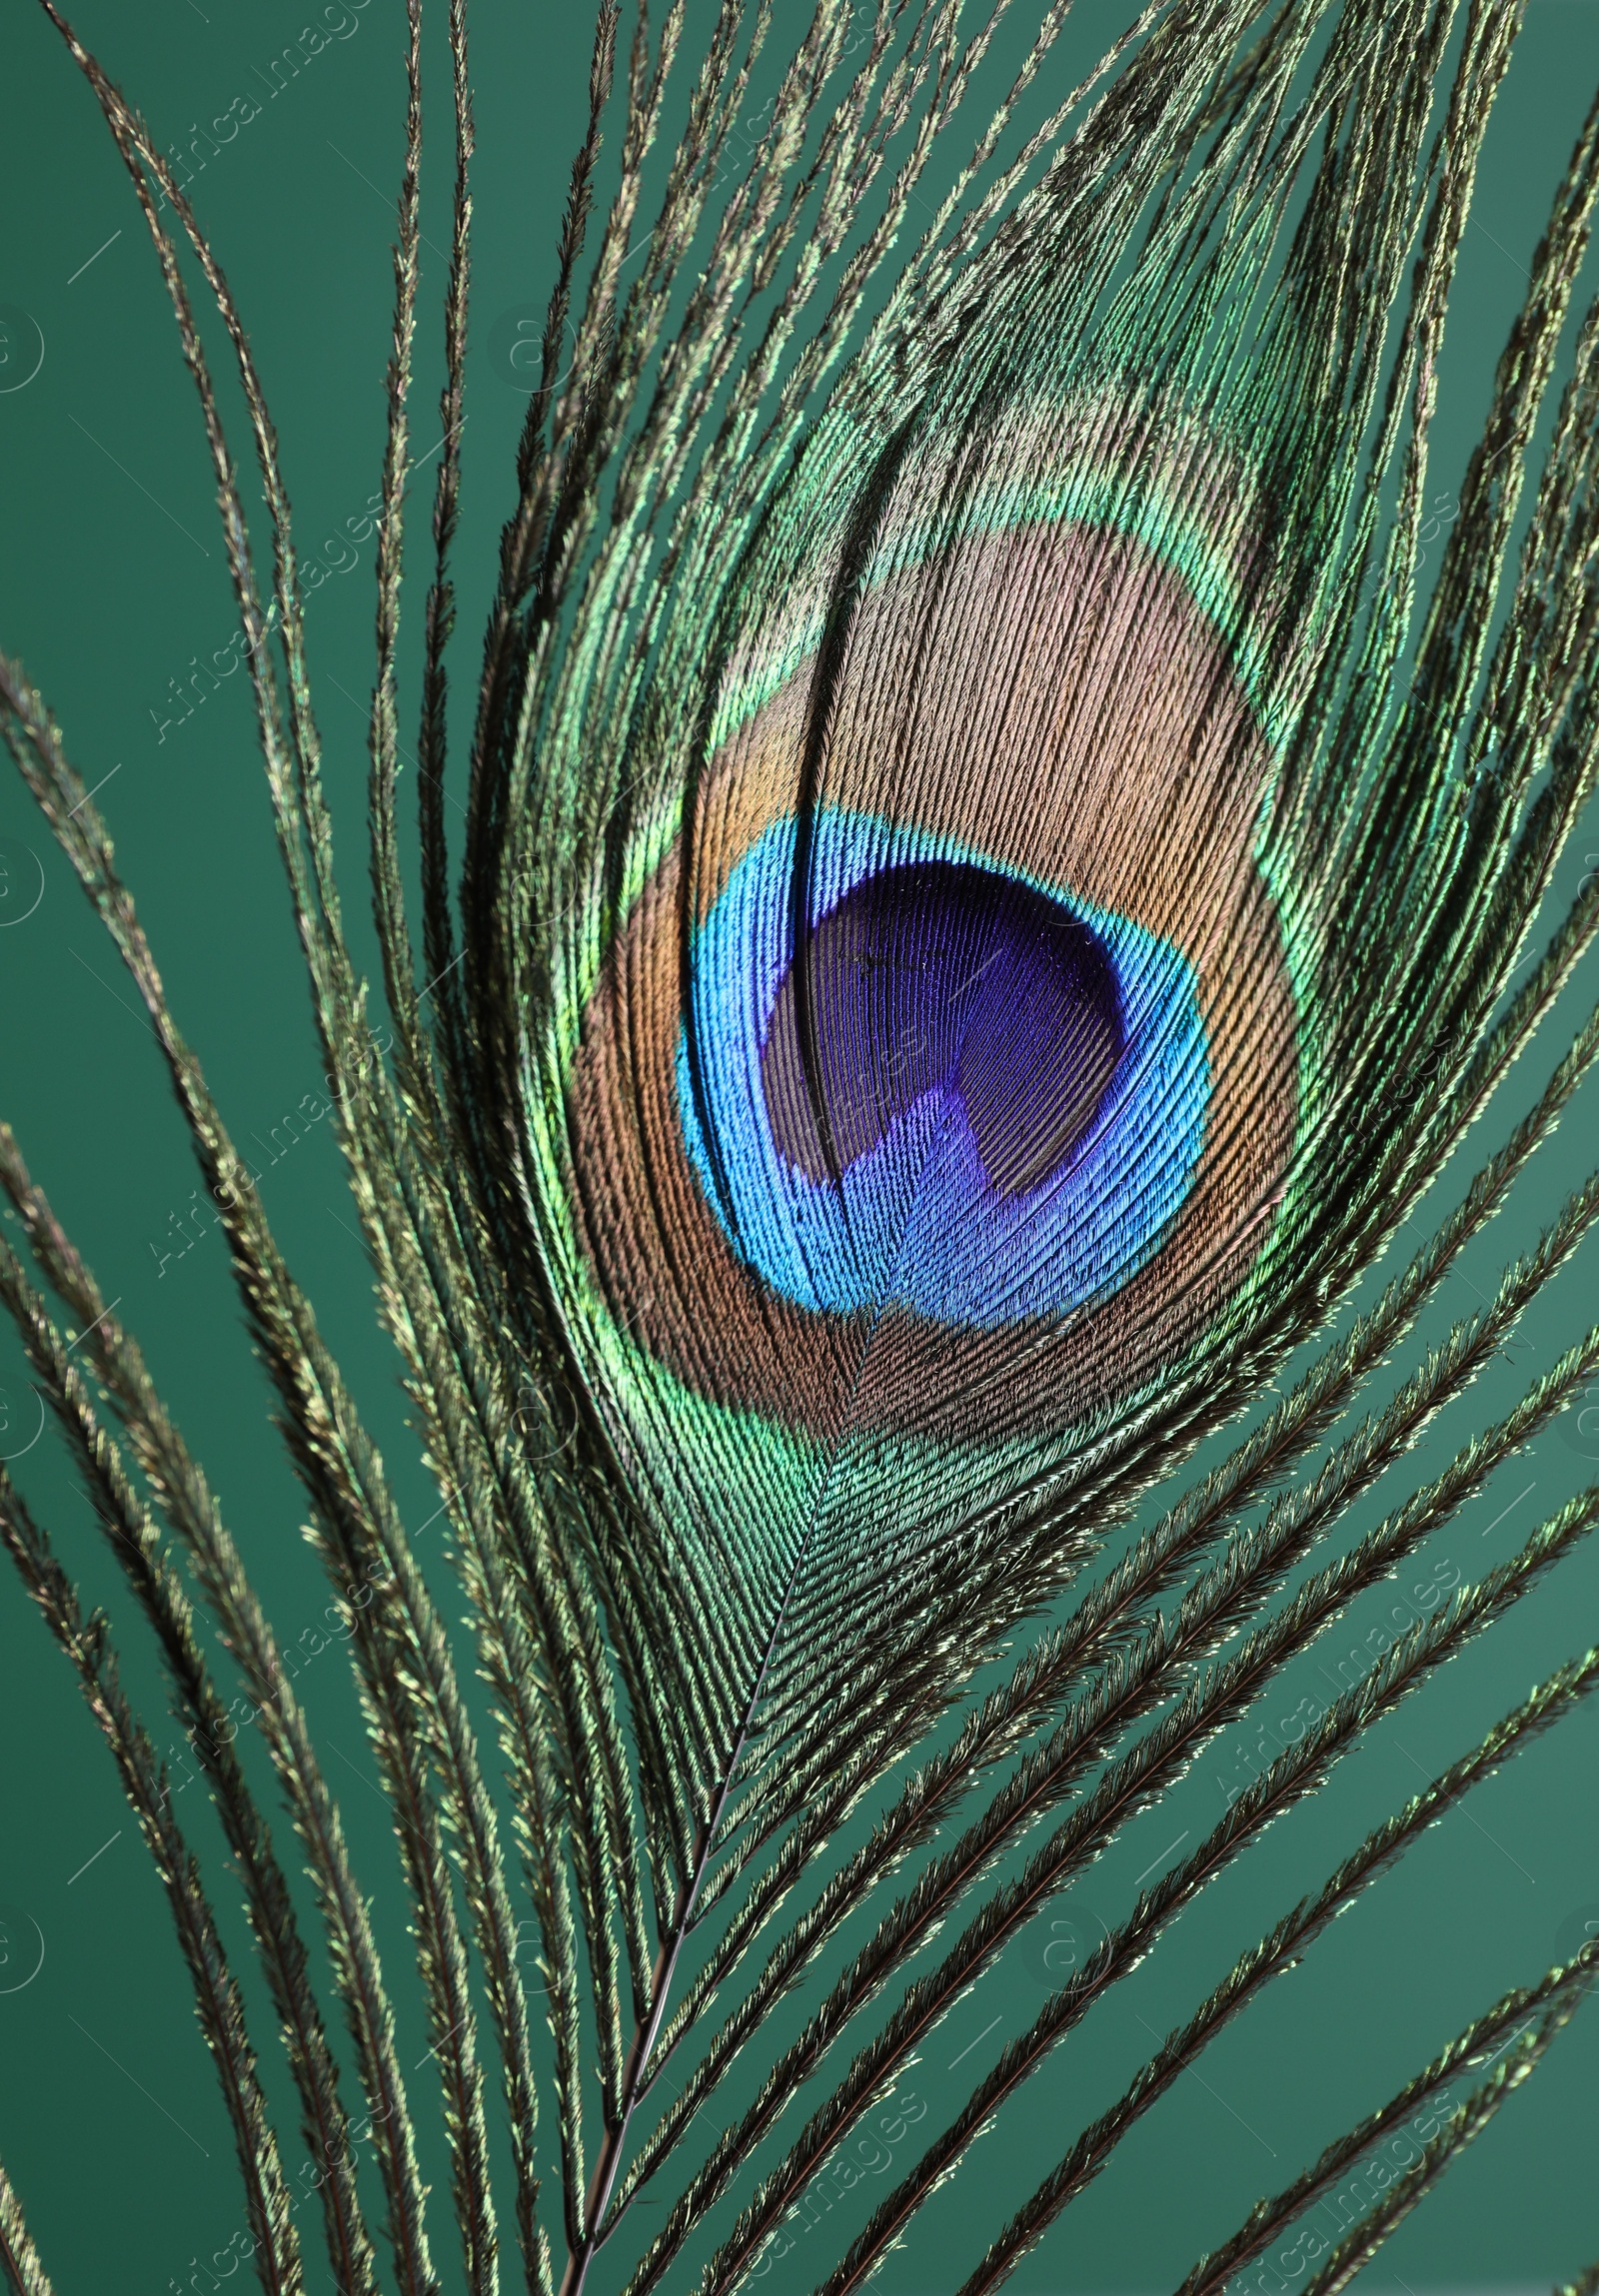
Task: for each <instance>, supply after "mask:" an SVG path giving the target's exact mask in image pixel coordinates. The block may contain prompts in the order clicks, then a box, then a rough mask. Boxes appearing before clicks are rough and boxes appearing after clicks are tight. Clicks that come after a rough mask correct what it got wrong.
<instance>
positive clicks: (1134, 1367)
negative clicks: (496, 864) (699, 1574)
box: [570, 523, 1297, 1440]
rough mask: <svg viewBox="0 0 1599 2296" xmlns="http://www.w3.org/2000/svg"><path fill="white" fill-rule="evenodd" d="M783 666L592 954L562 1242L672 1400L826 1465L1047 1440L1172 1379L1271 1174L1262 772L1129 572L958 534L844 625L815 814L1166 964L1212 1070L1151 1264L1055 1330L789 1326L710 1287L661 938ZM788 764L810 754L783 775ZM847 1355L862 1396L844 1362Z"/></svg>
mask: <svg viewBox="0 0 1599 2296" xmlns="http://www.w3.org/2000/svg"><path fill="white" fill-rule="evenodd" d="M808 667H809V665H808V664H806V663H801V664H800V666H799V668H798V669H797V670H796V672H795V673H794V674H793V675H792V676H791V677H790V678H789V679H788V680H787V681H786V682H785V683H784V684H783V685H782V686H781V687H780V688H779V689H778V691H777V692H775V693H774V694H773V695H772V697H771V699H770V700H768V701H767V702H766V704H765V705H764V706H763V707H762V708H761V709H760V710H758V711H757V712H756V713H755V714H754V715H753V716H752V717H751V718H750V719H749V720H748V722H746V723H745V724H744V725H743V726H742V727H741V728H740V729H739V731H738V732H737V733H736V734H735V735H734V737H733V738H732V739H731V740H730V741H728V742H727V743H726V744H725V745H724V747H723V748H722V749H721V750H719V751H718V752H717V753H716V754H715V755H714V756H713V757H712V758H711V759H710V760H709V762H708V765H707V768H706V771H705V773H704V776H703V780H702V784H701V787H700V791H699V802H698V805H697V807H696V810H695V815H694V819H693V822H692V825H691V827H690V829H689V831H688V848H687V865H686V851H685V841H684V839H683V838H680V839H679V841H678V842H677V843H675V844H674V845H673V847H672V848H671V850H670V851H669V852H668V854H667V856H666V858H665V859H664V861H663V862H662V863H661V865H660V867H659V868H658V869H657V870H656V872H655V873H654V875H653V876H652V878H651V879H650V881H649V883H648V884H647V885H646V887H645V890H644V892H643V894H642V895H641V897H640V899H639V900H638V902H637V903H636V905H635V906H634V908H633V910H632V912H631V914H630V916H629V918H628V921H627V924H626V926H625V927H624V929H623V931H622V933H621V934H620V935H619V937H618V940H617V942H616V944H615V946H614V947H613V949H612V951H611V954H610V957H609V959H608V961H607V964H606V966H605V968H604V971H603V975H602V978H601V981H600V984H599V986H598V987H597V989H596V991H595V994H594V996H593V998H592V1000H591V1002H590V1005H589V1008H588V1011H587V1013H586V1016H585V1026H584V1031H583V1038H582V1043H581V1046H580V1049H579V1053H578V1056H577V1059H576V1061H575V1065H574V1074H573V1084H572V1099H571V1104H570V1105H571V1140H572V1149H573V1157H574V1172H575V1179H576V1184H577V1197H578V1216H579V1222H580V1229H581V1233H582V1237H583V1242H584V1248H585V1250H586V1252H587V1254H588V1257H589V1260H590V1265H591V1267H592V1270H593V1272H594V1275H595V1278H596V1280H597V1282H598V1284H599V1286H600V1288H601V1291H602V1293H603V1294H604V1296H605V1298H606V1299H607V1301H608V1303H609V1305H610V1306H611V1308H612V1310H613V1312H614V1313H615V1314H616V1315H617V1317H618V1320H619V1321H621V1322H623V1323H625V1324H627V1325H628V1326H629V1327H630V1328H631V1329H632V1331H633V1333H634V1335H635V1337H636V1338H637V1339H638V1341H639V1342H640V1343H641V1344H642V1345H643V1346H644V1347H645V1348H647V1349H648V1350H649V1351H650V1352H651V1353H652V1354H654V1355H655V1356H656V1357H658V1358H659V1359H660V1360H661V1361H662V1362H663V1363H665V1364H666V1365H668V1366H669V1367H670V1368H671V1369H672V1370H673V1371H674V1372H675V1373H676V1374H677V1375H678V1376H679V1377H680V1378H681V1379H683V1380H684V1381H686V1382H687V1383H688V1384H690V1385H691V1386H693V1387H695V1388H696V1389H698V1390H699V1391H700V1392H702V1393H704V1394H706V1395H708V1396H710V1397H712V1398H715V1399H717V1400H719V1401H722V1402H725V1403H729V1404H734V1405H740V1406H744V1407H746V1408H750V1409H754V1410H756V1411H758V1412H761V1413H763V1414H765V1415H768V1416H772V1417H775V1418H778V1419H780V1420H782V1421H784V1422H786V1423H789V1424H791V1425H797V1426H802V1427H804V1428H807V1429H808V1430H810V1431H811V1432H812V1433H814V1434H815V1435H816V1436H817V1437H819V1438H821V1439H822V1440H826V1439H827V1438H828V1437H830V1436H832V1435H834V1434H835V1433H836V1432H837V1431H838V1429H839V1427H840V1425H841V1424H842V1420H843V1417H844V1415H845V1414H846V1413H847V1414H848V1415H849V1418H850V1423H851V1425H852V1426H854V1427H856V1428H858V1429H861V1430H862V1431H864V1430H869V1429H870V1428H871V1427H879V1428H881V1429H883V1430H884V1431H888V1430H901V1431H905V1432H917V1433H921V1434H925V1435H931V1436H935V1437H940V1438H945V1439H956V1440H957V1439H959V1438H960V1437H961V1436H962V1435H964V1434H966V1433H967V1432H968V1431H970V1430H973V1429H977V1428H980V1429H981V1431H982V1432H983V1434H984V1435H985V1436H990V1437H991V1436H1003V1435H1007V1434H1019V1433H1022V1432H1038V1433H1042V1432H1046V1431H1047V1432H1052V1431H1059V1430H1061V1429H1064V1428H1067V1427H1069V1426H1071V1425H1072V1424H1074V1423H1075V1422H1077V1421H1079V1420H1081V1419H1082V1418H1083V1417H1084V1416H1085V1415H1086V1414H1087V1413H1089V1412H1091V1411H1093V1410H1094V1409H1096V1408H1098V1407H1101V1406H1103V1405H1105V1404H1106V1403H1108V1402H1110V1401H1112V1400H1114V1399H1115V1398H1116V1397H1118V1396H1122V1395H1125V1394H1126V1393H1128V1392H1130V1391H1131V1390H1132V1389H1134V1388H1136V1387H1138V1386H1140V1385H1142V1384H1143V1382H1144V1381H1146V1380H1147V1379H1148V1378H1150V1377H1151V1376H1153V1375H1154V1373H1155V1372H1157V1371H1158V1370H1159V1369H1160V1368H1161V1367H1162V1366H1163V1365H1166V1364H1169V1363H1170V1362H1172V1361H1173V1360H1174V1359H1175V1358H1176V1357H1177V1356H1179V1355H1180V1354H1181V1353H1182V1351H1183V1349H1184V1348H1185V1347H1186V1345H1187V1344H1188V1343H1189V1341H1191V1339H1192V1338H1193V1337H1194V1336H1195V1334H1196V1333H1197V1332H1198V1331H1199V1329H1200V1328H1201V1327H1202V1326H1203V1325H1204V1324H1205V1323H1206V1322H1207V1321H1208V1320H1209V1318H1210V1317H1211V1316H1212V1315H1213V1314H1214V1312H1215V1311H1216V1309H1217V1307H1218V1306H1219V1305H1220V1304H1221V1302H1222V1301H1223V1300H1224V1299H1225V1298H1226V1296H1227V1295H1228V1294H1229V1293H1230V1292H1232V1291H1234V1290H1235V1289H1236V1288H1237V1287H1238V1285H1239V1284H1240V1283H1241V1282H1242V1281H1243V1279H1244V1277H1245V1276H1246V1274H1247V1272H1248V1269H1249V1268H1250V1266H1251V1265H1252V1264H1253V1261H1254V1258H1255V1256H1256V1254H1257V1252H1258V1250H1259V1247H1260V1245H1261V1243H1262V1242H1263V1240H1264V1237H1265V1234H1266V1232H1267V1227H1268V1223H1269V1216H1270V1212H1271V1210H1272V1208H1273V1206H1274V1204H1275V1202H1276V1200H1277V1198H1278V1195H1279V1192H1280V1184H1281V1180H1282V1176H1283V1172H1284V1169H1285V1166H1286V1163H1287V1158H1288V1154H1289V1150H1290V1147H1291V1144H1292V1139H1293V1132H1294V1124H1295V1116H1296V1108H1297V1094H1296V1081H1295V1080H1296V1061H1295V1043H1296V1038H1295V1006H1294V1000H1293V995H1292V991H1291V987H1290V984H1289V980H1288V975H1287V970H1286V966H1285V964H1284V960H1283V952H1282V945H1281V937H1280V933H1279V929H1278V923H1277V918H1276V914H1275V910H1274V907H1273V904H1272V901H1271V898H1270V895H1269V892H1268V889H1267V887H1266V885H1265V883H1264V880H1263V879H1262V877H1261V875H1260V872H1259V870H1258V868H1257V867H1256V866H1255V862H1254V858H1253V841H1254V830H1255V823H1256V819H1257V814H1258V809H1259V803H1260V796H1261V791H1262V788H1263V786H1264V783H1265V779H1266V775H1267V771H1268V768H1269V763H1270V759H1269V753H1268V750H1267V748H1266V744H1265V742H1264V739H1263V737H1262V735H1261V733H1260V731H1259V728H1258V726H1257V724H1256V722H1255V719H1254V717H1253V714H1252V712H1251V710H1250V708H1249V704H1248V701H1247V698H1246V696H1245V694H1244V691H1243V688H1242V686H1241V684H1240V682H1239V680H1238V678H1237V676H1236V674H1235V672H1234V670H1233V669H1232V667H1231V665H1230V663H1229V661H1228V659H1227V657H1226V653H1225V650H1224V647H1223V644H1222V641H1221V639H1220V638H1219V636H1218V634H1217V632H1216V631H1215V629H1214V627H1213V625H1211V624H1210V623H1209V622H1208V621H1207V620H1206V619H1205V618H1204V616H1203V615H1202V614H1201V613H1200V611H1199V609H1198V607H1197V606H1196V604H1195V602H1194V600H1193V598H1192V596H1191V594H1190V593H1189V591H1188V590H1187V588H1186V587H1185V585H1184V584H1183V583H1182V581H1181V580H1180V578H1179V577H1178V575H1177V574H1174V573H1173V572H1172V571H1171V569H1170V568H1169V567H1168V566H1166V565H1165V564H1163V563H1162V562H1161V561H1160V560H1159V559H1157V558H1156V557H1155V555H1154V554H1153V553H1152V552H1150V551H1149V550H1148V549H1146V548H1145V547H1144V546H1143V545H1141V544H1140V543H1138V542H1136V541H1134V540H1131V539H1129V538H1128V537H1126V536H1124V535H1120V534H1117V533H1115V532H1112V531H1110V530H1106V529H1102V528H1094V527H1089V526H1086V525H1078V524H1073V523H1062V524H1058V525H1050V526H1033V527H1029V528H1023V529H1018V530H1014V531H1011V532H1007V533H1002V534H998V535H993V534H989V535H984V536H981V537H978V538H976V539H974V540H972V541H970V542H968V543H966V544H964V545H962V546H960V547H959V549H958V550H957V551H955V552H954V553H953V554H951V558H950V560H948V561H945V562H941V563H940V564H939V565H938V566H937V567H936V568H934V567H932V566H930V565H929V566H925V567H912V568H910V569H908V570H906V571H905V572H903V573H901V574H897V575H895V576H894V577H892V578H891V579H890V580H888V581H887V582H885V583H883V584H882V586H881V587H880V588H878V589H876V590H874V591H872V592H870V593H869V594H868V595H867V596H866V597H865V598H864V599H863V600H862V601H861V603H860V605H859V607H858V610H857V612H856V614H855V616H854V620H853V622H852V625H851V627H850V630H849V633H848V638H847V641H846V647H845V651H844V655H843V658H842V661H841V664H840V666H839V668H838V672H837V676H836V680H835V684H834V688H833V692H832V696H831V709H830V712H829V718H828V724H827V729H826V741H825V746H824V752H823V754H822V758H821V764H820V778H819V786H818V788H817V790H816V792H815V800H816V802H817V803H818V804H825V805H829V806H836V807H838V808H840V809H849V810H854V811H859V812H867V813H872V814H876V815H879V816H887V817H888V818H890V819H892V820H895V821H904V822H910V823H914V824H915V825H916V827H917V828H918V829H920V830H922V831H924V832H926V833H928V834H929V835H932V836H937V837H946V838H948V839H949V840H951V842H952V843H953V844H955V845H957V846H958V847H961V848H964V849H966V850H968V851H976V852H979V853H981V854H984V855H986V856H991V859H992V862H993V864H994V865H995V867H996V868H998V869H999V870H1001V871H1002V870H1004V869H1006V868H1011V869H1014V870H1017V871H1020V872H1025V873H1026V875H1027V876H1028V877H1030V878H1031V879H1032V880H1033V881H1034V882H1037V881H1040V880H1041V881H1044V882H1052V883H1055V884H1058V885H1059V886H1061V887H1062V888H1063V889H1066V890H1068V891H1069V892H1070V893H1072V894H1073V895H1075V896H1076V897H1077V898H1078V899H1079V900H1081V901H1083V902H1085V903H1091V904H1093V905H1095V906H1097V907H1099V908H1101V909H1105V910H1110V911H1114V912H1117V913H1119V914H1121V915H1124V916H1126V917H1129V918H1130V919H1132V920H1133V922H1135V923H1136V924H1138V925H1140V926H1142V927H1144V928H1145V929H1146V930H1147V931H1149V932H1152V933H1156V934H1159V935H1160V936H1162V937H1163V938H1164V939H1166V940H1168V941H1170V942H1171V943H1172V944H1173V945H1174V946H1175V947H1176V948H1177V949H1179V950H1180V951H1181V952H1182V954H1183V955H1184V956H1185V957H1186V958H1187V959H1188V961H1189V963H1190V964H1191V965H1192V967H1193V970H1194V976H1195V984H1196V994H1197V999H1198V1004H1199V1009H1200V1014H1201V1018H1202V1021H1203V1025H1204V1029H1205V1034H1206V1042H1207V1050H1208V1054H1209V1061H1210V1070H1211V1096H1210V1101H1209V1105H1208V1109H1207V1115H1206V1129H1205V1143H1204V1148H1203V1152H1202V1154H1201V1157H1200V1160H1199V1165H1198V1168H1197V1170H1196V1172H1195V1175H1194V1178H1193V1182H1192V1185H1191V1187H1190V1190H1189V1193H1188V1196H1187V1198H1186V1201H1185V1202H1184V1204H1183V1206H1182V1209H1181V1211H1180V1212H1179V1213H1178V1214H1177V1215H1176V1217H1175V1218H1174V1220H1173V1221H1172V1223H1171V1225H1170V1227H1169V1228H1168V1231H1167V1233H1166V1235H1165V1237H1164V1239H1163V1241H1162V1242H1161V1244H1160V1246H1159V1247H1158V1249H1157V1250H1156V1251H1155V1253H1154V1254H1153V1256H1152V1257H1151V1258H1150V1259H1148V1260H1147V1262H1146V1263H1145V1264H1144V1265H1143V1266H1142V1267H1140V1268H1139V1269H1138V1270H1137V1272H1136V1273H1135V1274H1133V1275H1132V1276H1131V1277H1130V1278H1128V1279H1127V1280H1126V1281H1125V1282H1124V1283H1123V1284H1122V1285H1121V1287H1120V1289H1119V1290H1116V1291H1114V1292H1113V1293H1112V1294H1111V1295H1110V1296H1109V1297H1107V1298H1105V1299H1103V1300H1102V1301H1101V1302H1099V1303H1098V1304H1097V1305H1094V1306H1091V1307H1089V1308H1087V1309H1085V1310H1083V1311H1081V1312H1080V1313H1078V1314H1077V1315H1075V1316H1073V1317H1071V1318H1069V1319H1067V1320H1066V1321H1064V1322H1057V1323H1053V1324H1045V1323H1043V1322H1035V1323H1031V1324H1020V1325H1014V1326H1011V1327H1009V1328H1006V1329H1004V1330H1000V1331H974V1330H962V1329H955V1328H952V1327H950V1326H949V1325H947V1324H944V1323H941V1322H939V1323H935V1322H930V1321H928V1320H927V1319H925V1318H922V1317H919V1316H917V1315H916V1314H914V1313H913V1312H911V1311H909V1310H908V1309H901V1308H897V1307H895V1308H892V1309H889V1310H886V1311H884V1312H883V1313H881V1314H880V1315H878V1316H876V1317H875V1318H874V1319H873V1318H868V1317H867V1316H866V1315H865V1314H863V1313H862V1314H855V1315H838V1314H829V1313H824V1312H813V1311H808V1310H806V1309H803V1308H800V1307H798V1306H796V1305H794V1304H793V1303H792V1302H790V1301H788V1300H786V1299H784V1298H782V1297H780V1296H778V1295H777V1294H776V1293H775V1292H774V1291H773V1290H772V1289H771V1287H770V1286H768V1285H767V1284H766V1283H764V1282H763V1281H762V1279H761V1278H760V1277H759V1276H758V1275H757V1274H756V1273H754V1272H753V1271H752V1270H751V1269H750V1268H749V1267H747V1266H746V1265H745V1264H744V1263H743V1262H741V1260H740V1259H739V1258H738V1256H737V1254H736V1253H735V1251H734V1250H733V1248H732V1246H731V1245H730V1243H729V1242H728V1239H727V1237H726V1236H725V1234H724V1233H723V1230H722V1228H721V1226H720V1225H719V1223H718V1221H717V1219H716V1217H715V1215H714V1213H713V1212H712V1210H711V1208H710V1206H709V1205H708V1204H707V1202H706V1200H705V1197H704V1193H703V1190H702V1185H701V1181H700V1179H699V1177H698V1176H697V1174H696V1172H695V1170H694V1167H693V1165H692V1163H691V1159H690V1156H689V1153H688V1150H687V1147H686V1144H685V1140H684V1134H683V1127H682V1122H681V1117H680V1112H679V1107H678V1088H677V1078H676V1070H675V1057H676V1049H677V1041H678V1034H679V1028H680V1024H681V1020H682V1015H683V1013H684V1010H685V1004H686V996H685V990H686V985H687V984H686V982H685V978H684V969H683V968H684V957H683V951H684V947H685V945H686V942H687V941H688V939H689V936H688V935H686V934H685V933H684V932H683V930H682V929H681V926H682V921H683V918H684V915H685V913H687V915H688V916H689V917H690V918H691V919H695V920H700V921H703V920H704V918H705V917H706V915H707V914H708V913H709V911H710V909H711V907H712V905H713V903H714V902H715V901H716V899H717V897H718V895H719V894H720V892H721V891H722V890H723V888H724V887H725V886H726V884H727V882H728V879H729V876H730V874H731V872H732V870H733V868H734V867H735V865H736V864H737V862H738V860H739V859H740V857H741V855H742V854H744V853H745V852H747V851H748V850H749V849H750V847H751V845H752V844H753V843H754V842H755V840H756V839H757V838H758V837H759V836H761V835H762V834H763V833H764V832H765V831H766V830H767V829H769V828H770V827H771V826H772V825H773V824H774V823H775V822H782V821H785V820H787V819H789V818H791V817H792V816H793V814H794V810H795V804H796V791H797V786H798V776H799V759H800V757H801V755H802V753H803V751H804V748H805V743H806V737H807V734H808V733H809V732H810V730H811V728H810V726H809V722H808V715H807V711H808V704H809V695H810V685H809V677H808ZM812 746H813V745H812ZM868 1340H869V1348H870V1366H869V1378H866V1379H862V1378H861V1376H860V1372H861V1360H862V1351H863V1350H864V1349H865V1348H866V1346H867V1344H868Z"/></svg>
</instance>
